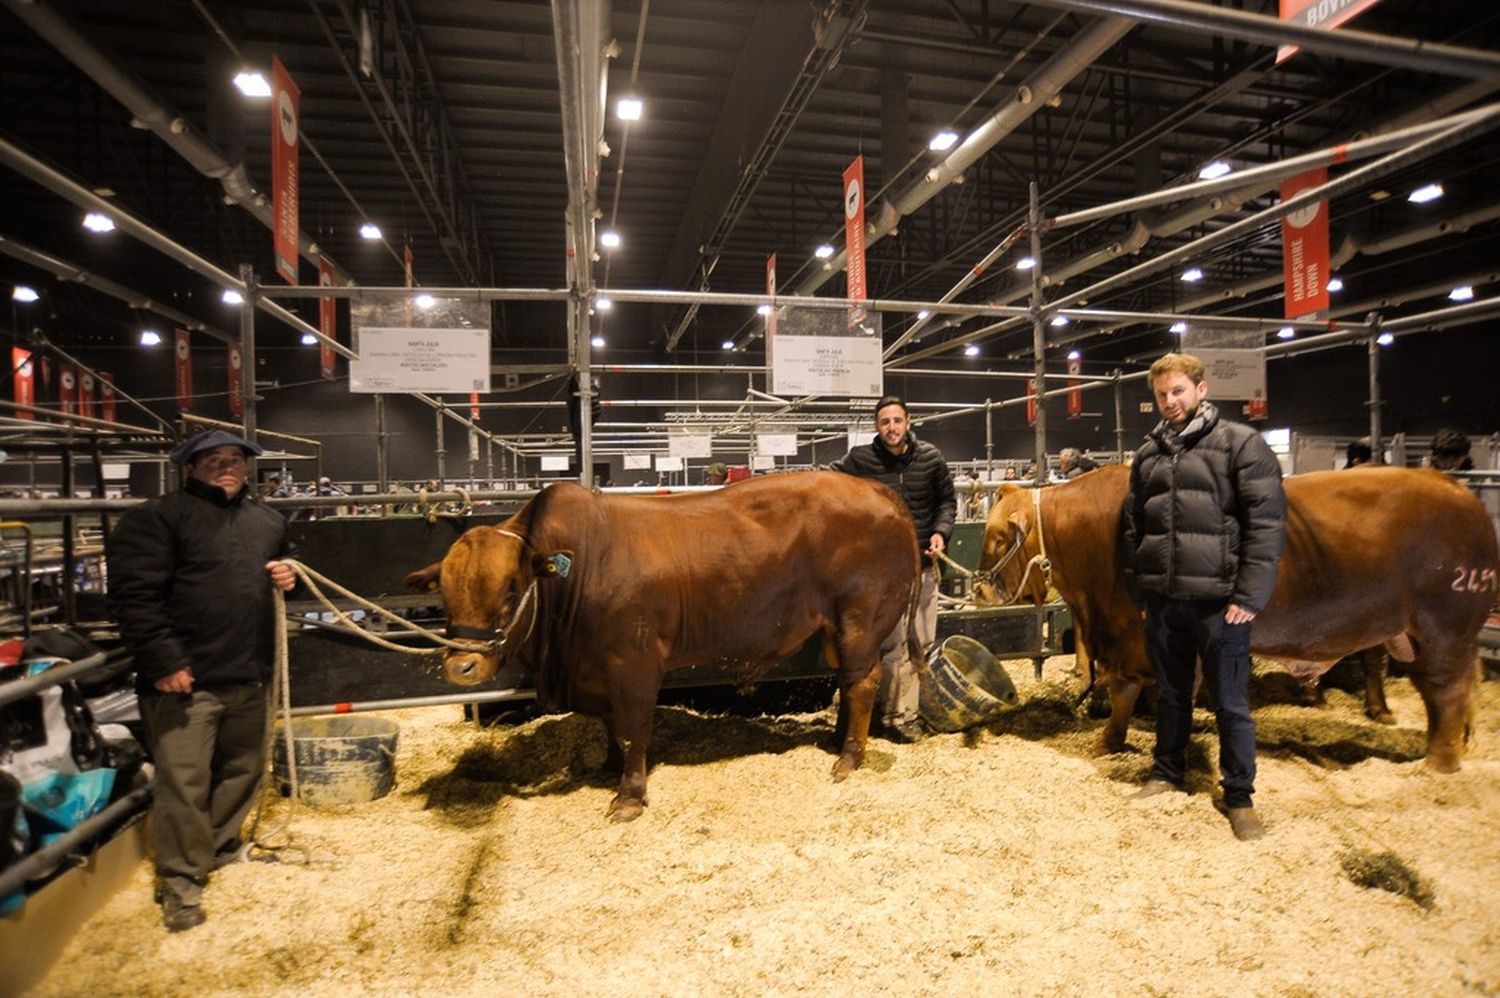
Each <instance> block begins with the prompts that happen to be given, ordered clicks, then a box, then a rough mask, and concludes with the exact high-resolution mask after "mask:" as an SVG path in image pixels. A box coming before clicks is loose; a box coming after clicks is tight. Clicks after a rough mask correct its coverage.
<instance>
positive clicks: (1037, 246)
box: [1026, 180, 1047, 485]
mask: <svg viewBox="0 0 1500 998" xmlns="http://www.w3.org/2000/svg"><path fill="white" fill-rule="evenodd" d="M1027 190H1028V193H1029V195H1030V200H1031V204H1030V207H1029V209H1028V211H1027V214H1026V225H1027V228H1028V229H1030V233H1031V259H1032V260H1034V261H1036V263H1035V265H1034V266H1033V267H1032V268H1031V355H1032V360H1033V361H1034V362H1035V365H1036V479H1035V480H1036V484H1037V485H1045V484H1046V482H1047V400H1046V398H1045V397H1044V396H1045V394H1046V391H1047V325H1046V323H1045V322H1043V321H1042V208H1041V199H1040V197H1039V196H1038V194H1037V186H1036V181H1035V180H1033V181H1032V182H1031V183H1030V184H1029V185H1028V187H1027Z"/></svg>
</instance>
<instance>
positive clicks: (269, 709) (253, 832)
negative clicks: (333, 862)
mask: <svg viewBox="0 0 1500 998" xmlns="http://www.w3.org/2000/svg"><path fill="white" fill-rule="evenodd" d="M272 599H273V602H274V608H275V613H276V625H275V626H276V667H275V670H274V671H273V672H272V673H271V695H270V697H268V698H267V700H266V734H265V742H264V752H265V760H266V761H265V767H266V770H269V771H270V773H271V781H270V782H272V783H274V782H275V769H276V767H275V766H274V765H273V763H272V759H273V755H274V753H273V752H272V751H271V745H272V742H273V741H274V739H275V731H276V725H275V724H274V722H273V718H274V717H275V716H276V710H277V708H278V706H279V707H280V709H281V733H282V735H283V737H284V738H285V739H286V771H287V782H288V784H289V787H290V790H291V793H290V795H289V796H288V797H287V804H286V815H285V816H284V817H283V818H282V821H281V824H280V825H279V826H278V827H277V828H275V829H273V830H271V831H270V832H267V833H266V834H265V835H262V834H261V831H260V821H261V818H262V817H264V816H265V811H266V798H267V794H266V792H265V791H264V790H262V792H261V795H260V800H259V801H258V802H257V803H256V805H255V817H254V819H252V820H251V822H250V840H249V842H248V843H246V844H245V846H244V847H243V848H242V849H241V850H240V857H241V858H242V859H261V858H265V859H272V858H274V859H276V860H278V861H279V860H280V858H281V857H280V856H279V855H277V854H278V853H282V852H297V853H300V854H301V856H302V860H301V862H302V863H303V865H306V864H308V863H310V862H312V855H311V854H310V853H309V852H308V851H307V849H306V847H304V846H300V845H298V844H297V842H296V840H295V839H294V838H293V836H292V811H293V810H294V809H295V808H296V806H297V797H298V794H299V789H298V788H299V784H298V782H297V751H296V743H295V741H294V739H293V737H292V684H291V681H290V677H289V673H288V670H287V627H286V598H285V597H284V596H283V595H282V593H281V590H280V589H279V588H276V587H274V586H273V587H272ZM264 772H265V771H264V770H263V771H262V773H263V775H264ZM277 837H282V841H281V842H280V843H276V842H274V841H272V839H274V838H277ZM252 849H258V850H260V851H261V852H263V853H267V854H269V855H268V856H265V857H253V856H251V855H250V852H251V850H252Z"/></svg>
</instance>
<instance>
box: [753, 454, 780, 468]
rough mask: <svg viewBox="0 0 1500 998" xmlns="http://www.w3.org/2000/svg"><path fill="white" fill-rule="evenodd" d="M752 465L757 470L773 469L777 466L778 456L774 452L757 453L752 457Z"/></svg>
mask: <svg viewBox="0 0 1500 998" xmlns="http://www.w3.org/2000/svg"><path fill="white" fill-rule="evenodd" d="M750 467H752V468H754V469H755V470H756V471H771V470H772V469H774V468H775V467H776V456H775V455H774V454H756V455H755V456H754V457H752V458H750Z"/></svg>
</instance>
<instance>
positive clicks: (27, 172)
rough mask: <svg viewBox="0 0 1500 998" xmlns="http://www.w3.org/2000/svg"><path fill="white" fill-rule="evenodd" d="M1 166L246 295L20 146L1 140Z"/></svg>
mask: <svg viewBox="0 0 1500 998" xmlns="http://www.w3.org/2000/svg"><path fill="white" fill-rule="evenodd" d="M0 164H3V165H5V166H8V167H10V168H11V169H12V170H15V171H16V172H17V173H19V174H21V175H22V176H23V177H26V178H27V179H29V180H32V181H35V182H36V183H38V184H40V185H41V186H43V187H45V188H47V189H48V190H50V191H52V192H53V193H54V194H56V195H58V196H59V197H62V198H65V199H66V200H68V201H71V202H73V203H74V204H76V205H78V206H79V207H80V208H83V209H85V210H87V211H98V212H103V213H105V214H107V215H109V216H110V217H111V218H112V219H114V221H115V227H116V228H118V229H119V230H120V231H122V232H125V233H127V234H129V235H131V236H134V237H135V238H136V239H139V240H140V241H141V242H143V243H145V244H146V245H147V246H150V247H151V248H152V249H154V250H156V251H157V252H158V253H161V254H163V255H164V256H167V257H170V258H171V259H173V260H175V261H177V262H178V263H180V264H182V265H183V266H184V267H186V268H188V269H189V270H191V271H193V272H194V273H196V274H200V275H202V276H203V277H206V278H208V279H209V280H210V281H212V282H214V283H215V284H217V285H218V286H219V287H221V288H232V289H233V290H235V291H238V292H239V293H240V294H241V295H243V294H244V293H245V285H244V282H243V281H241V280H240V279H239V278H238V277H235V276H234V275H233V274H230V273H229V272H228V271H226V270H224V269H223V268H221V267H219V266H218V265H217V264H214V263H212V262H210V261H208V260H205V259H204V258H203V257H201V256H199V255H198V254H197V253H194V252H193V251H192V250H190V249H188V248H187V247H186V246H183V245H182V244H181V243H179V242H177V241H176V240H174V239H172V238H171V237H170V236H167V235H165V234H164V233H161V232H158V231H157V230H156V229H154V228H152V227H151V226H150V225H149V224H147V223H146V222H145V221H143V220H141V219H139V218H136V217H135V216H134V215H132V214H130V213H129V212H127V211H125V210H123V209H122V208H120V206H119V205H116V204H114V203H112V202H109V201H106V200H105V199H104V198H101V197H100V196H99V195H97V194H95V193H94V192H93V191H91V190H88V189H87V188H85V187H83V186H81V185H80V184H78V183H76V182H75V181H74V180H72V179H71V178H70V177H67V176H64V175H63V174H62V173H61V172H59V171H58V170H56V169H54V168H52V167H51V166H48V165H47V164H46V163H43V162H42V161H41V160H39V159H37V158H36V157H34V156H32V155H30V154H29V153H27V152H25V151H24V150H22V149H21V148H20V147H19V146H17V145H15V144H14V143H12V142H9V141H7V140H5V139H3V138H0ZM314 290H317V289H314ZM325 290H326V289H325ZM247 301H248V299H247ZM256 307H257V308H259V309H261V310H262V311H264V312H266V313H267V314H269V315H272V316H275V317H276V318H277V319H280V320H281V321H282V322H284V323H286V324H287V325H288V326H291V327H292V328H293V329H295V330H297V331H299V332H302V333H308V334H311V335H312V336H314V337H316V338H317V340H318V342H319V343H322V344H324V345H325V346H328V347H330V348H332V349H333V350H334V351H335V352H336V353H338V354H339V355H340V356H343V357H347V358H348V359H350V360H358V359H359V354H357V353H355V352H354V351H352V350H350V349H349V348H348V347H346V346H344V345H343V344H342V343H340V342H338V340H334V339H330V338H328V337H327V336H324V335H323V333H322V331H321V330H319V329H318V328H317V327H316V326H313V325H311V324H309V323H308V322H306V321H305V320H303V319H302V318H301V317H300V316H298V315H295V314H293V313H292V312H289V311H287V309H286V308H284V307H283V306H281V305H278V304H277V303H276V302H274V301H271V300H270V299H268V298H265V297H261V298H259V300H258V301H257V304H256Z"/></svg>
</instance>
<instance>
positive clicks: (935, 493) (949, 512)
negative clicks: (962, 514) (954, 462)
mask: <svg viewBox="0 0 1500 998" xmlns="http://www.w3.org/2000/svg"><path fill="white" fill-rule="evenodd" d="M907 440H908V441H909V442H910V444H911V446H909V447H907V448H906V453H904V454H892V453H891V452H890V451H889V450H888V449H887V448H886V446H885V444H884V443H882V442H881V440H880V436H879V434H876V435H875V437H874V438H873V439H872V440H871V441H870V443H868V444H861V445H860V446H858V447H855V448H853V449H852V450H850V451H849V453H847V454H845V455H844V456H843V457H841V458H839V459H838V460H837V461H835V462H833V464H832V465H830V467H832V468H833V469H834V470H835V471H842V472H845V473H846V474H850V475H858V476H859V477H861V478H873V479H875V480H876V481H877V482H880V483H881V484H882V485H887V486H889V487H890V488H891V489H892V490H893V491H895V493H896V494H897V495H898V496H900V497H901V501H902V502H904V503H906V508H907V510H909V511H910V512H911V519H912V523H913V524H914V525H915V526H916V528H917V542H918V545H919V546H920V547H921V548H923V549H924V550H925V549H926V547H927V541H928V540H929V539H930V538H931V537H932V535H933V534H941V535H942V538H943V541H944V542H945V543H946V542H947V540H948V538H949V536H950V535H951V534H952V533H953V518H954V516H955V515H957V513H958V503H957V501H956V500H955V499H954V496H953V476H952V475H951V474H950V473H949V471H948V462H947V461H945V460H943V454H942V451H940V450H938V449H937V448H936V447H934V446H933V445H932V444H929V443H923V442H922V441H920V440H918V439H917V437H916V434H914V433H908V434H907ZM926 560H927V559H926V556H925V555H924V556H923V561H924V563H925V562H926Z"/></svg>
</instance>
